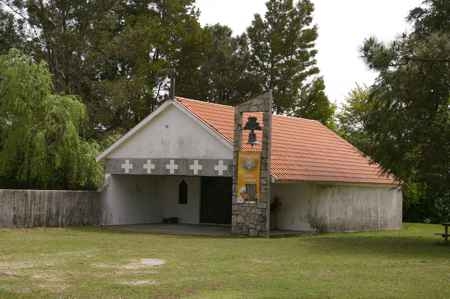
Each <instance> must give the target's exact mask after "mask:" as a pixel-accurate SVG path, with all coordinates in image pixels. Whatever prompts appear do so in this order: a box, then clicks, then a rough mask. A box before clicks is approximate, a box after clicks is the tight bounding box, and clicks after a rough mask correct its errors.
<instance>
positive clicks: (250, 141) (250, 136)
mask: <svg viewBox="0 0 450 299" xmlns="http://www.w3.org/2000/svg"><path fill="white" fill-rule="evenodd" d="M247 143H248V144H250V145H251V146H255V145H257V144H258V141H256V133H255V131H253V130H252V131H250V133H248V142H247Z"/></svg>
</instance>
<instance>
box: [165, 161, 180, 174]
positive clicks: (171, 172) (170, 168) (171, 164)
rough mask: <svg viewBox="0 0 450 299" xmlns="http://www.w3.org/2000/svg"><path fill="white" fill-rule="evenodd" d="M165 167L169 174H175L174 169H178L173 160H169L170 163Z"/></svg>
mask: <svg viewBox="0 0 450 299" xmlns="http://www.w3.org/2000/svg"><path fill="white" fill-rule="evenodd" d="M166 169H168V170H169V173H170V174H175V170H178V165H177V164H175V161H174V160H170V163H169V164H166Z"/></svg>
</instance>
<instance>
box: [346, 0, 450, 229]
mask: <svg viewBox="0 0 450 299" xmlns="http://www.w3.org/2000/svg"><path fill="white" fill-rule="evenodd" d="M449 19H450V2H449V1H442V0H430V1H426V5H425V6H424V7H420V8H416V9H414V10H412V11H411V13H410V15H409V20H410V21H412V22H413V24H414V30H413V31H412V32H411V33H409V34H404V35H403V36H402V37H401V38H399V39H398V40H396V41H394V42H392V43H391V44H389V45H386V44H383V43H380V42H378V41H377V40H376V39H375V38H370V39H368V40H367V41H366V42H365V43H364V46H363V47H362V54H363V57H364V59H365V61H366V62H367V64H368V66H369V67H370V68H372V69H373V70H376V71H378V72H379V76H378V79H377V80H376V83H375V84H374V85H373V86H371V88H370V89H369V90H361V89H357V90H355V91H354V92H353V93H352V96H351V97H350V101H349V102H348V104H347V107H345V108H344V110H343V114H342V115H341V117H340V118H341V120H343V122H341V123H342V125H343V130H344V131H345V134H347V135H348V136H349V138H350V140H353V141H354V142H355V143H356V144H358V145H360V148H362V149H364V150H365V151H366V153H367V154H369V155H370V156H372V157H373V158H374V159H375V160H377V161H379V162H380V163H381V164H382V165H383V166H384V167H385V169H386V170H388V171H391V172H392V173H393V174H395V175H396V176H397V177H398V178H400V179H401V180H402V181H403V182H404V187H405V196H406V199H407V201H406V207H407V208H409V209H408V212H407V217H408V218H409V219H411V220H423V219H424V218H426V217H431V218H432V219H434V220H439V219H442V220H445V219H446V220H448V219H449V217H450V187H449V186H450V165H449V162H450V109H449V107H450V66H449V63H450V23H449V22H448V20H449Z"/></svg>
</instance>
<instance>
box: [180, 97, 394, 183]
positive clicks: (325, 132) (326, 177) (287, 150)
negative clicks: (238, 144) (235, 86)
mask: <svg viewBox="0 0 450 299" xmlns="http://www.w3.org/2000/svg"><path fill="white" fill-rule="evenodd" d="M177 101H178V102H179V103H181V104H182V105H183V106H184V107H185V108H186V109H188V110H189V111H190V112H191V113H193V114H194V115H195V116H197V117H198V118H199V119H200V120H201V121H203V122H204V123H206V124H207V125H209V126H210V127H211V128H212V129H214V130H216V131H217V132H218V133H220V134H221V135H222V136H223V137H224V138H225V139H226V140H228V141H229V142H232V141H233V128H234V107H232V106H226V105H219V104H214V103H208V102H202V101H197V100H191V99H186V98H181V97H178V98H177ZM271 157H272V176H274V177H275V179H276V180H281V181H318V182H342V183H369V184H389V185H397V184H398V183H397V182H396V180H395V179H394V178H393V177H391V176H387V175H383V174H382V173H381V168H380V166H379V165H378V164H376V163H370V160H369V159H368V158H367V157H365V156H364V155H363V154H362V153H361V152H360V151H358V150H357V149H356V148H355V147H353V146H352V145H351V144H350V143H348V142H347V141H345V140H344V139H343V138H341V137H339V136H338V135H336V133H334V132H333V131H332V130H330V129H328V128H327V127H325V126H324V125H322V124H321V123H320V122H318V121H315V120H309V119H304V118H298V117H289V116H281V115H274V116H273V119H272V156H271Z"/></svg>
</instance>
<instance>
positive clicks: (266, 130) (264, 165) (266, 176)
mask: <svg viewBox="0 0 450 299" xmlns="http://www.w3.org/2000/svg"><path fill="white" fill-rule="evenodd" d="M244 113H246V114H251V115H252V117H251V118H253V119H251V121H253V122H254V121H255V119H254V118H255V116H257V118H258V117H261V115H262V127H259V126H254V128H257V129H261V130H262V134H261V135H262V136H261V141H260V144H261V146H260V152H259V151H255V152H256V153H260V156H259V155H257V156H258V158H259V161H258V163H259V165H258V166H259V175H258V176H257V180H259V182H256V184H254V185H253V186H257V188H258V189H259V190H257V191H256V192H257V194H258V197H259V198H257V199H256V200H254V201H252V200H248V201H247V200H246V201H243V200H241V199H240V198H239V192H240V191H241V190H239V188H238V183H239V180H240V179H241V178H239V175H241V176H242V174H240V170H239V169H240V168H242V167H241V166H242V165H239V161H240V159H239V156H240V155H243V151H242V149H243V144H242V139H243V136H242V135H243V131H244V129H245V130H246V129H248V128H249V127H250V128H253V127H252V126H248V125H247V126H246V127H244V126H243V117H244ZM257 121H261V120H257ZM271 132H272V92H268V93H265V94H262V95H260V96H257V97H256V98H253V99H251V100H249V101H247V102H245V103H242V104H240V105H238V106H237V107H236V108H235V115H234V144H233V206H232V232H233V233H234V234H240V235H248V236H267V237H268V236H269V234H270V223H269V222H270V198H271V196H270V184H271V174H270V169H271V168H270V165H271V164H270V154H271V142H272V140H271V139H272V138H271ZM249 140H250V143H251V140H254V141H255V143H256V135H255V133H254V131H253V130H252V131H251V132H250V136H249ZM252 145H253V144H252ZM241 158H242V157H241ZM247 186H249V185H247ZM244 189H245V187H244ZM249 189H250V188H249Z"/></svg>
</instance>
